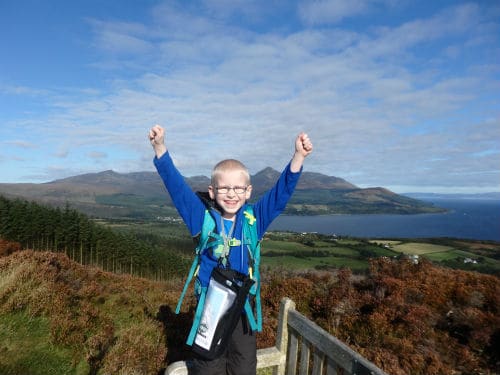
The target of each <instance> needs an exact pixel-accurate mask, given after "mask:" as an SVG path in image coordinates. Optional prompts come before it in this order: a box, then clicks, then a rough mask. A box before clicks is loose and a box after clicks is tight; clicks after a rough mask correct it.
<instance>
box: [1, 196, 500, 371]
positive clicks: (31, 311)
mask: <svg viewBox="0 0 500 375" xmlns="http://www.w3.org/2000/svg"><path fill="white" fill-rule="evenodd" d="M169 246H171V247H170V248H164V246H163V247H162V246H160V245H159V243H157V241H155V240H151V239H144V238H138V237H137V236H133V235H125V234H123V233H118V232H115V231H113V230H111V229H109V228H107V227H104V226H102V225H100V224H97V223H95V222H93V221H92V220H90V219H88V218H87V217H85V216H83V215H81V214H79V213H78V212H76V211H73V210H71V209H69V208H68V207H65V208H64V209H62V210H61V209H54V208H48V207H43V206H39V205H36V204H34V203H28V202H25V201H17V200H7V199H5V198H0V373H1V374H54V373H57V374H158V373H159V371H161V370H162V369H164V368H165V367H166V365H167V364H168V363H170V362H172V361H176V360H180V359H184V358H187V357H188V352H187V351H186V350H185V348H184V345H183V342H184V339H185V336H186V334H187V331H188V330H189V327H190V326H189V325H190V322H191V317H192V313H193V308H194V300H193V298H186V303H185V304H184V309H183V311H182V312H181V314H180V315H175V314H174V313H173V312H172V310H173V309H175V304H176V302H177V298H178V296H179V294H180V289H181V286H182V283H183V277H184V276H185V274H186V272H187V269H188V267H189V264H188V263H189V259H187V260H186V257H185V255H183V254H184V252H183V251H175V250H176V247H175V244H174V243H172V244H170V245H169ZM179 246H180V247H183V246H185V244H179ZM162 253H163V254H162ZM278 271H279V272H277V271H276V270H274V271H273V272H271V271H270V270H266V269H264V270H263V276H264V280H263V288H262V302H263V313H264V322H265V324H264V331H263V333H262V334H259V336H258V346H259V347H260V348H264V347H269V346H273V345H274V344H275V332H276V326H277V317H278V309H279V303H280V300H281V298H282V297H285V296H287V297H289V298H291V299H293V300H294V301H295V302H296V305H297V310H299V311H300V312H301V313H302V314H304V315H306V316H307V317H308V318H309V319H311V320H313V321H315V322H316V323H317V324H318V325H320V326H321V327H322V328H324V329H325V330H327V331H329V332H330V333H331V334H333V335H335V336H336V337H338V338H339V339H340V340H342V341H344V342H345V343H346V344H347V345H349V346H351V347H352V348H353V349H354V350H356V351H358V352H359V353H361V354H362V355H363V356H365V357H366V358H367V359H368V360H370V361H372V362H374V363H375V364H376V365H377V366H379V367H381V368H382V369H383V370H384V371H386V372H387V373H388V374H392V375H403V374H422V375H424V374H426V375H434V374H435V375H437V374H457V375H458V374H464V375H465V374H496V373H500V357H499V353H500V314H499V310H500V281H499V278H498V276H494V275H484V274H480V273H476V272H470V271H462V270H453V269H449V268H444V267H437V266H435V265H433V264H432V263H430V262H429V261H427V260H425V259H422V260H421V261H419V262H418V263H414V262H412V261H410V260H405V259H399V260H396V259H392V258H384V257H381V258H377V259H372V260H371V261H370V269H369V271H368V274H367V275H366V276H353V275H352V273H351V271H350V270H349V269H347V268H344V269H340V270H337V271H335V272H326V271H324V272H319V271H314V272H292V271H289V270H286V269H281V270H278ZM179 275H180V276H179Z"/></svg>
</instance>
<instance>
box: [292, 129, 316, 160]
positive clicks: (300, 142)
mask: <svg viewBox="0 0 500 375" xmlns="http://www.w3.org/2000/svg"><path fill="white" fill-rule="evenodd" d="M312 150H313V145H312V142H311V140H310V139H309V136H308V135H307V134H306V133H300V134H299V135H298V136H297V139H296V140H295V152H297V153H298V154H300V155H302V156H303V157H306V156H307V155H309V154H310V153H311V152H312Z"/></svg>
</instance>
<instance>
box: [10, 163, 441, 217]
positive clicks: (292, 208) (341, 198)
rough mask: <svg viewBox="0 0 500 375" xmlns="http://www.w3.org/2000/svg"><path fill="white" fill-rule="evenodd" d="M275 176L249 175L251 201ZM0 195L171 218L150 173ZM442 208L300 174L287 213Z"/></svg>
mask: <svg viewBox="0 0 500 375" xmlns="http://www.w3.org/2000/svg"><path fill="white" fill-rule="evenodd" d="M278 177H279V172H278V171H276V170H274V169H272V168H266V169H264V170H262V171H260V172H258V173H256V174H255V175H253V176H252V184H253V187H254V190H253V199H256V198H257V197H259V196H260V195H261V194H262V193H263V192H264V191H266V190H267V189H269V188H270V187H271V186H273V185H274V183H275V181H276V180H277V179H278ZM186 181H187V182H188V184H189V185H190V186H191V187H192V188H193V189H194V190H196V191H206V189H207V186H208V185H209V184H210V180H209V178H208V177H205V176H194V177H189V178H186ZM0 194H4V195H5V196H7V197H21V198H24V199H30V200H36V201H39V202H43V203H48V204H51V205H57V206H64V205H65V204H66V202H69V203H70V204H71V206H72V207H73V208H75V209H78V210H79V211H82V212H84V213H86V214H89V215H92V216H96V217H104V218H127V217H128V218H135V219H146V220H147V219H152V218H156V217H158V216H162V217H164V216H172V215H176V211H175V209H174V208H173V206H172V203H171V200H170V198H169V196H168V194H167V193H166V190H165V188H164V186H163V183H162V181H161V179H160V177H159V176H158V174H157V173H156V172H136V173H126V174H121V173H116V172H114V171H104V172H100V173H90V174H84V175H79V176H74V177H69V178H65V179H61V180H55V181H52V182H47V183H43V184H5V183H3V184H0ZM442 211H443V210H442V209H440V208H437V207H434V206H432V205H430V204H428V203H424V202H422V201H419V200H417V199H413V198H410V197H405V196H402V195H398V194H395V193H393V192H391V191H389V190H387V189H384V188H379V187H375V188H367V189H361V188H358V187H357V186H355V185H353V184H351V183H349V182H347V181H345V180H343V179H341V178H338V177H334V176H326V175H323V174H320V173H314V172H304V173H303V175H302V177H301V179H300V181H299V183H298V186H297V189H296V192H295V194H294V196H293V197H292V200H291V201H290V203H289V205H288V208H287V213H290V214H298V215H316V214H332V213H335V214H341V213H370V214H371V213H397V214H415V213H424V212H442Z"/></svg>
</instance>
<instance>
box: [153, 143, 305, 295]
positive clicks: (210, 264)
mask: <svg viewBox="0 0 500 375" xmlns="http://www.w3.org/2000/svg"><path fill="white" fill-rule="evenodd" d="M154 164H155V166H156V169H157V170H158V173H159V175H160V177H161V178H162V180H163V183H164V184H165V187H166V188H167V190H168V192H169V194H170V197H171V198H172V201H173V203H174V205H175V207H176V208H177V211H178V212H179V214H180V216H181V217H182V219H183V220H184V222H185V223H186V225H187V227H188V229H189V232H190V233H191V235H192V236H193V237H196V236H198V235H199V234H200V232H201V228H202V225H203V219H204V217H205V210H206V209H207V206H206V203H205V202H204V201H203V199H202V198H201V197H200V196H199V195H197V194H196V193H195V192H194V191H193V190H192V189H191V188H190V187H189V185H187V183H186V181H185V180H184V177H183V176H182V175H181V174H180V172H179V171H178V169H177V168H176V167H175V166H174V164H173V162H172V158H171V157H170V155H169V153H168V152H166V153H165V154H164V155H163V156H162V157H161V158H159V159H158V158H156V157H155V158H154ZM300 175H301V171H300V172H297V173H293V172H292V171H291V170H290V164H288V165H287V166H286V168H285V170H284V171H283V172H282V173H281V175H280V177H279V179H278V181H277V182H276V184H275V185H274V186H273V188H271V189H270V190H269V191H267V192H266V193H265V194H264V195H263V196H262V197H261V198H260V199H259V200H258V201H257V202H256V203H255V204H253V206H252V207H253V211H254V215H255V218H256V223H257V234H258V238H259V240H260V239H262V237H263V235H264V233H265V232H266V230H267V228H268V227H269V225H270V224H271V222H272V221H273V220H274V219H275V218H276V217H277V216H278V215H279V214H280V213H281V212H282V211H283V210H284V209H285V207H286V204H287V203H288V201H289V199H290V197H291V196H292V194H293V191H294V190H295V186H296V185H297V182H298V180H299V177H300ZM246 205H248V204H246ZM246 205H244V206H243V207H242V208H241V209H240V210H239V211H238V212H237V214H236V219H235V228H234V232H233V237H234V238H236V239H238V240H241V238H242V237H243V236H242V234H243V233H242V232H243V211H244V209H245V207H246ZM210 212H211V214H212V216H213V218H214V221H215V223H216V224H217V231H218V232H219V233H220V229H221V228H220V225H221V223H222V220H221V214H220V212H219V211H217V210H216V209H215V208H213V207H212V208H210ZM248 262H249V259H248V251H247V250H246V247H244V245H243V241H241V245H240V246H233V247H231V249H230V253H229V266H230V268H232V269H234V270H236V271H239V272H241V273H243V274H245V275H246V274H248V266H249V265H248ZM200 263H201V264H200V270H199V273H198V277H197V279H198V282H199V283H200V284H201V286H203V287H206V286H207V285H208V281H209V279H210V274H211V272H212V269H213V268H214V267H215V266H217V259H215V258H214V257H213V256H212V255H211V253H210V252H209V251H207V250H206V249H205V250H203V251H202V254H201V260H200Z"/></svg>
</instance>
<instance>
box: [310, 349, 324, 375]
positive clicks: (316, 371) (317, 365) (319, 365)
mask: <svg viewBox="0 0 500 375" xmlns="http://www.w3.org/2000/svg"><path fill="white" fill-rule="evenodd" d="M324 359H325V355H324V354H323V353H321V352H320V351H319V350H317V349H314V353H313V369H312V375H323V361H324Z"/></svg>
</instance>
